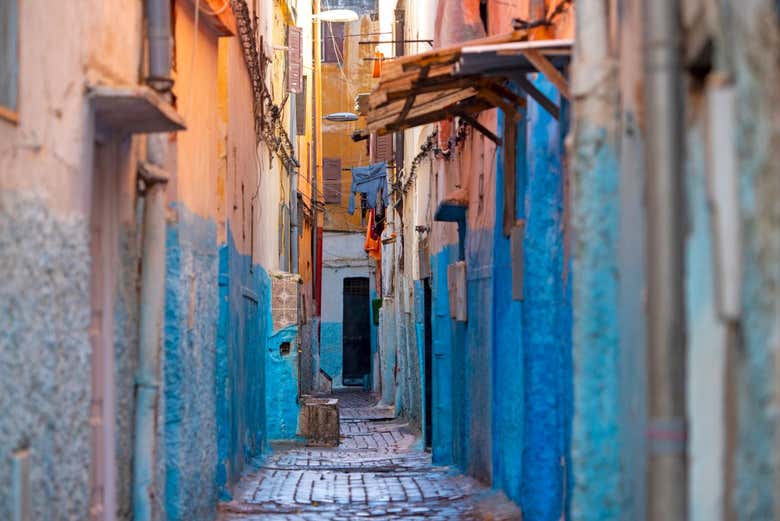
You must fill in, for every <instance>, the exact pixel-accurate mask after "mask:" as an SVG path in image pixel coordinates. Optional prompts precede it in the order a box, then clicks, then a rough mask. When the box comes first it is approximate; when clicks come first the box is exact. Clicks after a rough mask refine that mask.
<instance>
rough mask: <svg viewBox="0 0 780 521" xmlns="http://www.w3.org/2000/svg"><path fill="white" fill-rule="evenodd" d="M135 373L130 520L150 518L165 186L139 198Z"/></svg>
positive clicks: (154, 185)
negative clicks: (139, 269) (141, 217)
mask: <svg viewBox="0 0 780 521" xmlns="http://www.w3.org/2000/svg"><path fill="white" fill-rule="evenodd" d="M141 267H142V272H141V312H140V320H139V349H138V369H137V371H136V377H135V386H136V406H135V410H136V412H135V436H134V440H133V519H134V520H135V521H150V520H151V519H152V494H153V491H152V486H153V482H154V468H155V465H154V455H155V450H154V449H155V447H154V442H155V430H156V411H157V400H158V396H157V391H158V388H159V377H158V375H159V372H160V344H161V340H162V317H163V306H164V302H165V183H164V182H153V183H151V184H149V185H148V186H147V189H146V195H145V198H144V221H143V256H142V260H141Z"/></svg>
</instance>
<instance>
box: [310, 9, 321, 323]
mask: <svg viewBox="0 0 780 521" xmlns="http://www.w3.org/2000/svg"><path fill="white" fill-rule="evenodd" d="M312 14H313V15H314V16H313V19H312V20H313V23H314V28H313V29H314V31H313V32H314V129H313V131H314V136H313V139H314V175H313V176H312V179H311V192H312V193H311V200H312V205H311V213H312V222H313V224H312V239H311V243H312V252H311V259H312V260H311V265H312V287H313V292H314V295H315V298H316V299H318V300H319V301H321V300H322V281H321V280H320V279H321V278H322V274H321V273H320V272H319V270H318V268H317V266H319V263H318V261H317V257H318V251H319V237H318V229H319V217H318V216H317V204H318V202H319V201H318V199H319V195H318V193H317V187H318V185H319V176H320V172H321V171H322V54H321V51H322V49H321V42H322V33H321V28H322V25H321V23H320V21H319V20H317V15H319V14H320V0H314V1H313V2H312ZM316 309H317V314H318V315H319V310H320V303H319V302H317V303H316ZM313 334H317V333H316V332H315V333H313Z"/></svg>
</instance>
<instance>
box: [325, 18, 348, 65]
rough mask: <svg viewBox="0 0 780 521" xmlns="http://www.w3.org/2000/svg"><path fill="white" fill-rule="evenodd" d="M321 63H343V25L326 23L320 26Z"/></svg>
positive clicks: (340, 23)
mask: <svg viewBox="0 0 780 521" xmlns="http://www.w3.org/2000/svg"><path fill="white" fill-rule="evenodd" d="M322 61H323V62H325V63H337V62H343V61H344V23H343V22H326V23H325V24H323V26H322Z"/></svg>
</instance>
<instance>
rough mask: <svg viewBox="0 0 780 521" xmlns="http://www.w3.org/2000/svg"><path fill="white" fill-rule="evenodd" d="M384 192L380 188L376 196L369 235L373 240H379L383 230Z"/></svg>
mask: <svg viewBox="0 0 780 521" xmlns="http://www.w3.org/2000/svg"><path fill="white" fill-rule="evenodd" d="M384 191H385V189H384V188H380V189H379V191H378V192H377V194H376V204H375V205H374V227H373V229H372V230H371V233H372V235H373V237H374V238H375V239H379V238H380V237H381V236H382V232H383V231H384V229H385V200H384Z"/></svg>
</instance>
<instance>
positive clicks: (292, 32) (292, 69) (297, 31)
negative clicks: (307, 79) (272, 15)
mask: <svg viewBox="0 0 780 521" xmlns="http://www.w3.org/2000/svg"><path fill="white" fill-rule="evenodd" d="M301 53H302V49H301V28H300V27H295V26H292V25H290V26H288V27H287V56H288V60H289V61H288V64H289V67H288V70H287V90H288V91H290V92H292V93H295V94H298V93H300V92H301V91H302V90H303V86H302V83H303V55H302V54H301Z"/></svg>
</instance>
